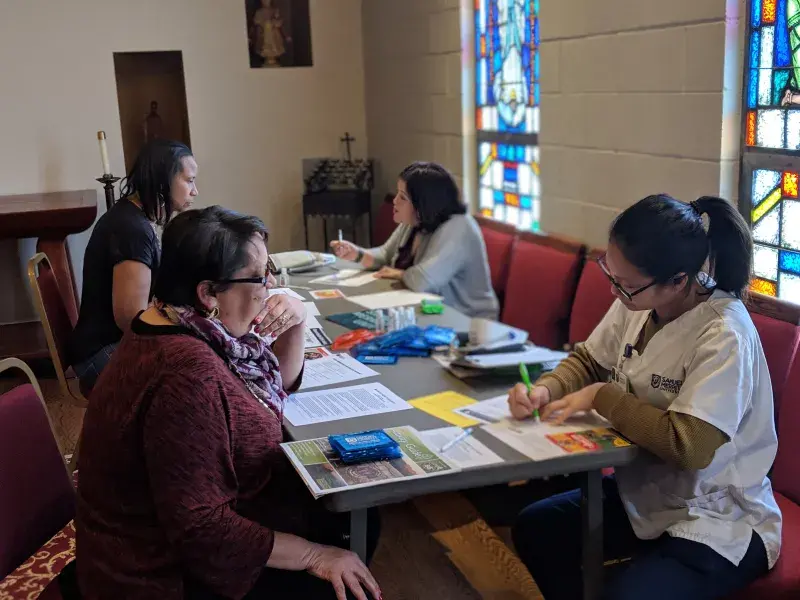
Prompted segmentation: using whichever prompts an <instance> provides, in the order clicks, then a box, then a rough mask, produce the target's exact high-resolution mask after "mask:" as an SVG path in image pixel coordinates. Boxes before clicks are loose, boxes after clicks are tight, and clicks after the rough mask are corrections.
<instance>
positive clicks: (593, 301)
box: [569, 250, 614, 346]
mask: <svg viewBox="0 0 800 600" xmlns="http://www.w3.org/2000/svg"><path fill="white" fill-rule="evenodd" d="M604 253H605V251H604V250H591V251H589V252H588V253H587V255H586V261H585V263H584V265H583V270H582V271H581V276H580V279H579V280H578V289H577V290H576V292H575V301H574V302H573V303H572V311H571V313H570V317H569V344H570V346H574V345H575V344H577V343H578V342H585V341H586V338H588V337H589V335H590V334H591V333H592V331H594V328H595V327H597V326H598V325H599V324H600V321H602V320H603V317H604V316H605V314H606V313H607V312H608V309H609V308H611V305H612V304H613V303H614V295H613V294H612V293H611V283H610V282H609V281H608V277H606V274H605V273H603V270H602V269H601V268H600V265H598V264H597V259H598V258H600V257H601V256H602V255H603V254H604Z"/></svg>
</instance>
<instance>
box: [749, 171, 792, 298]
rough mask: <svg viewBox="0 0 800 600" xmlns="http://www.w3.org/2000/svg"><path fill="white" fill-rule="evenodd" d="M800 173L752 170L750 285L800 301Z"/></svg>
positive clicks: (771, 293) (770, 293)
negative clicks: (751, 276)
mask: <svg viewBox="0 0 800 600" xmlns="http://www.w3.org/2000/svg"><path fill="white" fill-rule="evenodd" d="M798 185H800V175H799V174H798V173H797V172H795V171H775V170H771V169H756V170H755V171H753V188H752V205H753V209H752V214H751V218H752V222H753V239H754V240H755V241H756V244H755V246H754V250H753V275H754V276H755V278H754V279H753V281H752V282H751V284H750V287H751V288H752V289H753V290H755V291H757V292H761V293H764V294H769V295H771V296H778V297H779V298H783V299H785V300H790V301H792V302H796V303H800V200H797V198H798V192H799V191H800V190H798Z"/></svg>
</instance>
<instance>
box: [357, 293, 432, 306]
mask: <svg viewBox="0 0 800 600" xmlns="http://www.w3.org/2000/svg"><path fill="white" fill-rule="evenodd" d="M441 299H442V298H441V296H436V295H434V294H418V293H417V292H412V291H410V290H395V291H392V292H381V293H379V294H366V295H363V296H351V297H350V300H351V301H353V302H355V303H356V304H358V305H360V306H363V307H364V308H369V309H371V310H377V309H379V308H395V307H397V306H413V305H417V304H421V303H422V301H423V300H441Z"/></svg>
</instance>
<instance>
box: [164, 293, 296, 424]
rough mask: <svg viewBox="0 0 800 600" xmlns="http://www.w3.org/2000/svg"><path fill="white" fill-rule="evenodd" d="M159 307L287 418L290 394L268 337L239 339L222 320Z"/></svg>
mask: <svg viewBox="0 0 800 600" xmlns="http://www.w3.org/2000/svg"><path fill="white" fill-rule="evenodd" d="M156 307H157V308H158V310H159V312H161V314H162V315H164V316H165V317H166V318H167V319H169V320H170V321H172V322H173V323H175V324H176V325H181V326H182V327H185V328H186V329H188V330H190V331H192V332H193V333H195V334H196V335H197V336H198V337H200V338H201V339H202V340H203V341H205V342H206V343H207V344H208V345H209V346H211V347H212V348H213V349H214V350H215V351H216V352H217V353H219V354H220V355H222V356H223V357H224V359H225V361H226V362H227V363H228V367H229V368H230V370H231V371H233V373H234V374H235V375H238V376H239V377H241V378H242V379H243V380H244V382H245V385H246V386H247V388H248V389H249V390H250V391H251V392H252V393H253V395H254V396H255V397H256V398H257V399H258V401H259V402H261V403H262V404H264V405H265V406H267V407H268V408H270V409H272V411H273V412H274V413H275V414H277V415H278V419H281V420H282V419H283V406H284V404H285V402H286V392H285V391H284V389H283V380H282V379H281V371H280V366H279V365H278V359H277V358H276V356H275V354H274V353H273V352H272V349H271V348H270V346H269V344H268V343H267V342H266V341H265V340H264V338H262V337H259V336H257V335H256V334H255V333H252V332H250V333H247V334H245V335H243V336H242V337H240V338H235V337H233V336H232V335H231V334H230V333H228V330H227V329H225V326H224V325H223V324H222V322H221V321H218V320H217V319H208V318H206V317H204V316H202V315H201V314H200V313H198V312H197V311H196V310H195V309H193V308H188V307H185V306H172V305H170V304H164V303H157V304H156Z"/></svg>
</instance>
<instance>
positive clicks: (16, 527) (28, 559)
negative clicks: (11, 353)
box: [0, 358, 75, 597]
mask: <svg viewBox="0 0 800 600" xmlns="http://www.w3.org/2000/svg"><path fill="white" fill-rule="evenodd" d="M9 368H18V369H20V370H21V371H22V372H23V373H25V375H27V376H28V378H29V379H30V383H26V384H24V385H20V386H18V387H16V388H14V389H12V390H11V391H9V392H6V393H5V394H2V395H0V579H2V580H3V581H0V596H3V595H5V594H6V593H7V592H8V593H9V594H11V595H10V596H6V597H20V596H19V595H14V593H15V592H14V591H13V590H17V591H18V592H19V591H22V590H25V592H26V596H25V597H29V595H30V591H31V590H30V586H31V585H33V582H32V581H31V580H30V577H33V575H31V576H29V578H28V580H27V581H23V584H22V585H20V583H19V578H20V576H24V575H25V574H26V573H27V572H36V573H37V575H38V576H36V577H34V579H35V580H36V581H37V582H38V583H39V584H40V585H41V589H44V588H45V586H46V585H47V581H43V577H42V576H41V570H37V569H35V568H34V565H35V563H36V562H37V560H39V561H40V562H41V560H44V561H46V563H47V565H48V569H52V568H53V561H52V559H53V554H52V552H37V550H40V548H42V546H43V545H44V544H46V543H48V544H50V543H51V542H52V539H53V538H54V536H56V537H58V535H60V534H61V533H60V532H63V530H64V529H65V528H67V526H68V524H69V523H70V521H71V520H72V518H73V516H74V514H75V492H74V489H73V487H72V480H71V478H70V474H69V472H68V470H67V465H66V464H65V463H64V458H63V456H62V454H61V451H60V449H59V447H58V444H57V443H56V439H55V435H54V433H53V428H52V425H51V423H50V419H49V417H48V415H47V409H46V408H45V404H44V401H43V399H42V396H41V390H40V389H39V384H38V383H37V381H36V378H35V377H34V376H33V373H31V371H30V369H29V368H28V367H27V365H25V363H23V362H22V361H20V360H18V359H14V358H11V359H6V360H3V361H0V371H3V370H6V369H9ZM73 542H74V536H73ZM73 548H74V543H73ZM42 549H43V550H47V549H46V548H42ZM49 549H50V550H53V547H52V545H51V546H50V547H49ZM38 557H41V558H38ZM60 566H61V567H63V564H62V565H60ZM59 570H60V569H59ZM23 571H24V572H25V573H23ZM12 572H13V573H12ZM50 573H51V579H52V578H53V577H55V574H53V572H52V570H51V571H50ZM9 574H12V575H11V576H9ZM56 574H57V571H56ZM7 576H8V577H7ZM57 588H58V586H57V585H54V586H52V589H50V590H49V591H48V592H47V594H46V597H57V596H56V595H55V594H56V592H57V591H58V589H57ZM30 597H34V596H30Z"/></svg>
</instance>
